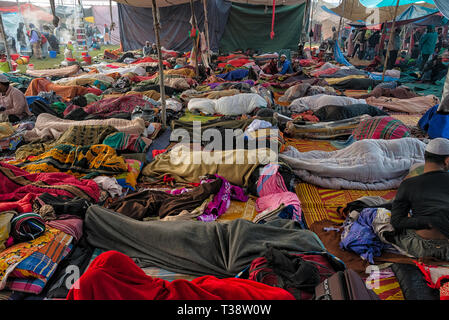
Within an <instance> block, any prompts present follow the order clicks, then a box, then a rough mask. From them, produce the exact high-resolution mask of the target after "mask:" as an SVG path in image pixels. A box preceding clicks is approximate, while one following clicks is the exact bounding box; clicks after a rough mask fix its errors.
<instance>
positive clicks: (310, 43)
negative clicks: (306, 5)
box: [309, 0, 314, 54]
mask: <svg viewBox="0 0 449 320" xmlns="http://www.w3.org/2000/svg"><path fill="white" fill-rule="evenodd" d="M311 1H312V3H311V11H310V31H309V49H310V54H312V37H311V36H310V32H311V31H312V27H313V5H314V3H313V0H311Z"/></svg>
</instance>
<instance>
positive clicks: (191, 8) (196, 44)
mask: <svg viewBox="0 0 449 320" xmlns="http://www.w3.org/2000/svg"><path fill="white" fill-rule="evenodd" d="M153 1H154V0H153ZM190 10H191V12H192V18H191V19H192V27H193V29H195V30H198V25H197V22H196V17H195V9H194V6H193V0H190ZM191 36H192V41H193V48H192V54H191V55H190V60H191V61H193V66H194V68H195V75H196V76H197V77H198V74H199V72H198V53H199V52H198V42H197V40H196V39H195V36H194V35H191ZM193 53H195V54H193ZM192 59H194V60H192Z"/></svg>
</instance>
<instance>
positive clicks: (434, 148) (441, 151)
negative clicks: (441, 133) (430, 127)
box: [426, 138, 449, 156]
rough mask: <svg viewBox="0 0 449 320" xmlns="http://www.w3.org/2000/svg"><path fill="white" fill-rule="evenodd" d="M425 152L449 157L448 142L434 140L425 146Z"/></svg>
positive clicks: (443, 139) (440, 139)
mask: <svg viewBox="0 0 449 320" xmlns="http://www.w3.org/2000/svg"><path fill="white" fill-rule="evenodd" d="M426 151H427V152H430V153H433V154H437V155H440V156H449V140H448V139H446V138H435V139H432V140H430V142H429V143H428V144H427V147H426Z"/></svg>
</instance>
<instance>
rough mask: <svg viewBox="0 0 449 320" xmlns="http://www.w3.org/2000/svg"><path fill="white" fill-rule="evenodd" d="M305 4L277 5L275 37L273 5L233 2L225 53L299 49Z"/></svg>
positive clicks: (227, 28)
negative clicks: (271, 33)
mask: <svg viewBox="0 0 449 320" xmlns="http://www.w3.org/2000/svg"><path fill="white" fill-rule="evenodd" d="M304 11H305V3H303V4H300V5H293V6H276V8H275V23H274V33H275V36H274V38H273V39H271V38H270V32H271V18H272V7H271V6H268V7H265V6H255V5H247V4H236V3H233V4H232V7H231V11H230V13H229V18H228V22H227V25H226V29H225V32H224V34H223V37H222V38H221V42H220V49H221V51H222V52H230V51H234V50H236V49H243V50H246V49H248V48H252V49H254V50H261V51H262V52H274V51H276V52H279V50H281V49H292V50H296V49H297V48H298V42H299V39H300V36H301V32H302V23H303V17H304Z"/></svg>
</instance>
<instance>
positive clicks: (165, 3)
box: [114, 0, 306, 8]
mask: <svg viewBox="0 0 449 320" xmlns="http://www.w3.org/2000/svg"><path fill="white" fill-rule="evenodd" d="M114 1H116V2H119V3H122V4H126V5H128V6H133V7H143V8H151V7H152V1H151V0H114ZM230 1H231V2H237V3H245V4H259V5H267V6H271V5H273V1H271V0H230ZM189 2H190V0H156V6H158V7H170V6H175V5H179V4H184V3H189ZM304 2H306V0H276V5H296V4H302V3H304Z"/></svg>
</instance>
